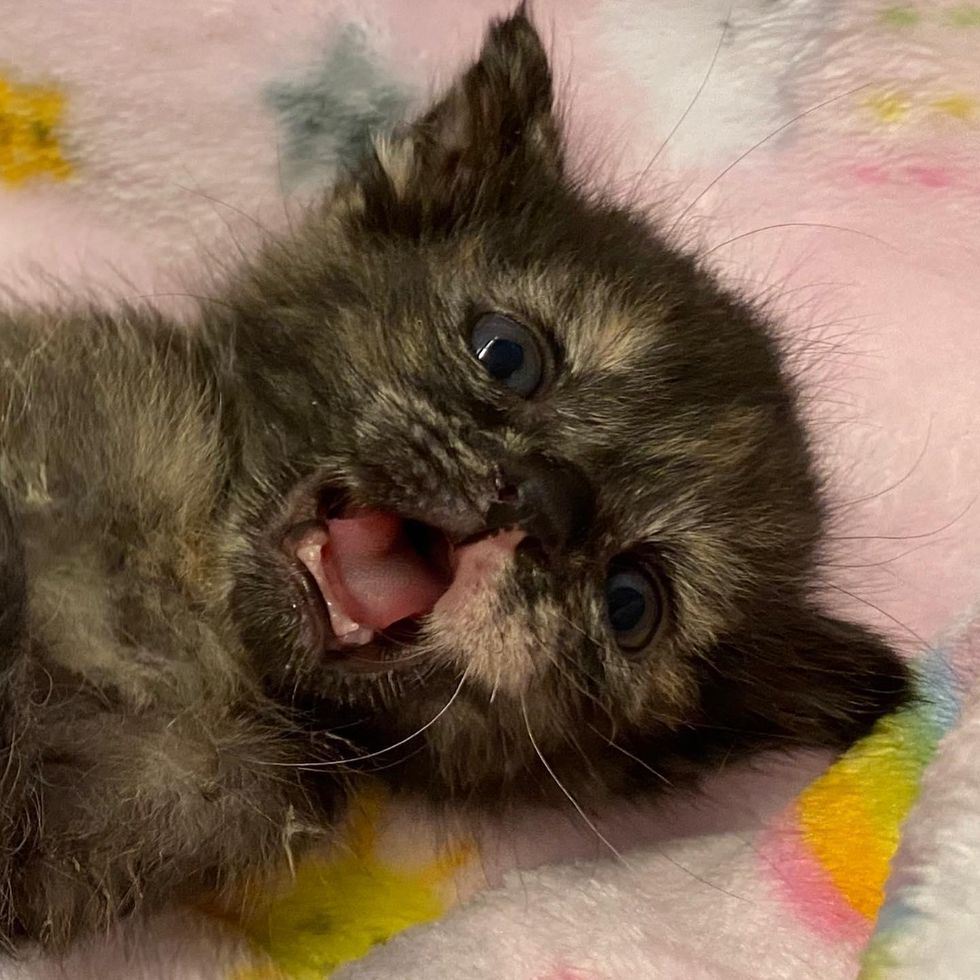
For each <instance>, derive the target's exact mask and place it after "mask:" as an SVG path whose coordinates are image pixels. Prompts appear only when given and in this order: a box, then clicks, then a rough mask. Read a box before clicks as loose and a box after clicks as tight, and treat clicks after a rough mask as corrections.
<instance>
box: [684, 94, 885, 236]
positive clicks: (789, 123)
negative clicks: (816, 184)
mask: <svg viewBox="0 0 980 980" xmlns="http://www.w3.org/2000/svg"><path fill="white" fill-rule="evenodd" d="M870 84H871V83H870V82H865V83H864V84H862V85H855V86H854V88H851V89H848V90H847V91H846V92H841V93H840V94H839V95H835V96H832V97H831V98H829V99H824V101H823V102H818V103H817V104H816V105H814V106H811V107H810V108H809V109H804V110H803V112H798V113H797V114H796V115H795V116H793V118H792V119H787V120H786V122H784V123H782V124H781V125H780V126H777V127H776V128H775V129H774V130H773V131H772V132H771V133H770V134H769V135H768V136H765V137H763V138H762V139H761V140H757V141H756V142H755V143H753V144H752V145H751V146H750V147H749V148H748V149H747V150H744V151H743V152H742V153H740V154H739V155H738V156H737V157H736V158H735V159H734V160H733V161H732V162H731V163H730V164H728V166H727V167H725V169H724V170H722V171H721V173H720V174H718V175H717V176H716V177H715V178H714V179H713V180H711V181H710V182H709V183H708V184H707V186H705V187H704V188H703V189H702V190H701V191H700V192H699V193H698V195H697V196H696V197H695V198H694V199H693V200H692V201H690V202H689V203H688V204H687V205H686V206H685V207H684V209H683V210H682V211H681V213H680V214H679V215H678V216H677V218H676V219H675V220H674V223H673V224H672V225H671V226H670V229H669V232H670V233H673V231H674V230H675V229H676V228H677V226H678V225H679V224H680V223H681V222H682V221H683V220H684V218H685V217H687V215H688V213H689V212H690V211H691V209H692V208H693V207H694V205H696V204H697V203H698V201H700V200H701V198H703V197H704V195H705V194H707V193H708V192H709V191H710V190H711V189H712V188H713V187H715V186H716V185H717V184H718V182H719V181H721V180H723V179H724V178H725V177H726V176H727V175H728V174H729V173H731V172H732V170H734V169H735V167H737V166H738V165H739V164H740V163H741V162H742V161H743V160H744V159H745V158H746V157H748V156H749V155H750V154H751V153H754V152H755V151H756V150H758V149H759V148H760V147H762V146H765V144H766V143H768V142H769V141H770V140H771V139H775V138H776V137H777V136H778V135H779V134H780V133H782V132H783V131H784V130H786V129H789V127H790V126H793V125H795V124H796V123H798V122H799V121H800V120H801V119H805V118H806V117H807V116H809V115H811V114H812V113H814V112H817V111H819V110H820V109H823V108H824V107H825V106H828V105H832V104H833V103H835V102H840V101H841V100H842V99H846V98H848V97H850V96H852V95H854V94H855V93H857V92H860V91H862V90H863V89H866V88H867V87H868V86H869V85H870Z"/></svg>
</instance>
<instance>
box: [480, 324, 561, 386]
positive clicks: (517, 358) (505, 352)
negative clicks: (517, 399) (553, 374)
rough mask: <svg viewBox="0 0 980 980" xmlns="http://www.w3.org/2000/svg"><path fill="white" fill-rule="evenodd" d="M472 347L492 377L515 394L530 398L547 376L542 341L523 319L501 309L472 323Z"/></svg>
mask: <svg viewBox="0 0 980 980" xmlns="http://www.w3.org/2000/svg"><path fill="white" fill-rule="evenodd" d="M470 350H471V351H472V352H473V355H474V356H475V357H476V359H477V360H478V361H479V362H480V363H481V364H482V365H483V367H484V368H485V369H486V372H487V374H489V375H490V377H491V378H495V379H496V380H497V381H499V382H500V383H501V384H502V385H504V386H505V387H507V388H510V390H511V391H513V392H514V394H515V395H520V396H521V397H522V398H530V397H531V395H533V394H534V393H535V391H537V390H538V388H539V387H540V386H541V382H542V380H543V379H544V373H545V356H544V351H543V350H542V346H541V341H540V340H538V338H537V336H536V335H535V334H534V332H533V331H532V330H531V329H530V328H529V327H525V326H524V324H523V323H518V322H517V320H512V319H511V318H510V317H508V316H504V315H503V314H502V313H485V314H484V315H483V316H481V317H480V319H479V320H477V321H476V323H475V324H474V326H473V332H472V333H471V334H470Z"/></svg>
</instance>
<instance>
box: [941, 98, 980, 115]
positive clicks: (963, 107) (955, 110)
mask: <svg viewBox="0 0 980 980" xmlns="http://www.w3.org/2000/svg"><path fill="white" fill-rule="evenodd" d="M932 104H933V107H934V108H936V109H938V110H939V111H940V112H943V113H945V114H946V115H947V116H953V117H954V118H956V119H972V118H973V114H974V113H975V112H976V110H977V107H978V103H977V100H976V99H973V98H971V97H970V96H969V95H950V96H947V97H946V98H945V99H936V101H935V102H933V103H932Z"/></svg>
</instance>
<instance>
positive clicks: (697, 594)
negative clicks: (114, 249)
mask: <svg viewBox="0 0 980 980" xmlns="http://www.w3.org/2000/svg"><path fill="white" fill-rule="evenodd" d="M234 303H235V305H236V306H237V308H238V310H239V313H238V323H237V329H238V335H239V336H240V338H241V341H240V347H241V357H242V364H243V365H244V367H245V370H246V374H247V378H248V385H249V397H250V401H254V407H255V410H256V412H257V413H258V415H257V416H256V418H257V419H259V420H260V421H259V424H258V425H256V424H254V423H253V430H254V438H255V444H254V446H253V448H252V449H251V450H250V452H252V453H254V456H253V458H252V465H253V466H254V467H255V468H256V469H257V472H256V474H255V475H256V476H257V477H258V479H257V480H256V482H255V484H254V485H253V486H250V487H248V488H246V490H245V492H244V493H243V500H245V501H247V505H246V506H244V507H243V514H244V515H246V516H244V517H242V519H241V520H242V525H243V526H242V527H241V528H240V530H243V531H244V532H245V535H244V538H245V539H247V542H248V544H247V546H243V547H242V548H241V549H240V550H239V551H238V553H237V554H236V556H235V570H236V585H235V590H234V598H233V605H234V611H235V615H236V617H237V619H238V622H239V624H240V627H241V630H242V634H243V636H244V638H245V641H246V644H247V645H248V647H249V648H250V649H251V650H252V651H253V653H254V654H255V655H256V657H257V658H258V661H259V663H260V666H261V669H262V671H263V673H264V675H265V676H266V677H267V679H268V680H269V682H270V683H271V684H272V685H273V686H274V687H276V688H277V689H279V690H281V691H284V692H288V693H289V694H290V695H291V696H292V695H295V694H299V695H300V696H306V697H307V699H308V696H312V697H313V698H316V699H322V701H321V702H320V703H321V704H323V713H324V717H325V718H326V719H327V721H326V723H327V724H328V725H329V722H330V719H332V718H334V717H337V712H338V711H340V710H341V708H343V710H347V709H350V713H351V715H352V718H353V719H354V720H356V721H358V722H361V723H362V726H361V728H360V729H359V732H360V735H361V737H363V738H365V739H366V740H367V741H368V743H369V744H370V743H372V742H373V744H374V745H375V746H376V747H384V746H385V745H386V744H388V743H390V742H394V741H398V740H399V739H400V738H403V737H405V736H408V735H411V734H412V732H414V731H415V730H416V729H418V728H420V727H421V726H422V725H424V724H426V723H427V722H428V721H430V719H432V718H433V717H434V716H435V715H436V714H437V712H439V711H440V709H441V708H443V706H445V705H446V704H447V703H448V702H449V700H450V698H452V699H453V700H452V704H451V706H450V707H449V708H448V709H447V710H446V711H445V713H444V714H443V715H441V716H440V718H439V720H438V721H437V722H436V723H435V724H433V725H432V726H431V727H430V728H428V729H427V730H426V731H425V732H424V734H423V735H422V736H420V737H419V743H420V745H421V746H422V747H423V748H424V751H423V752H422V753H421V754H420V755H419V756H416V757H415V760H414V762H415V764H416V765H418V764H421V766H422V768H423V770H424V771H425V772H426V773H438V774H439V775H440V776H441V777H442V779H443V782H444V786H445V787H447V788H449V789H456V790H460V791H465V792H473V791H479V790H481V789H482V790H487V789H493V788H496V787H499V786H501V785H503V784H507V783H508V782H514V781H518V782H519V781H520V779H521V777H522V776H523V775H524V774H525V773H533V775H532V779H533V780H535V781H536V780H537V779H538V778H539V776H540V770H539V769H538V767H539V766H540V761H539V760H538V758H537V752H538V751H540V752H542V753H544V754H545V755H546V756H547V757H549V759H550V761H551V762H552V763H553V764H554V765H555V766H556V767H557V768H559V769H563V770H564V771H566V776H567V773H568V772H570V771H571V770H572V769H575V768H576V767H577V768H578V769H580V770H581V769H582V768H583V767H584V763H583V762H582V757H581V755H579V754H578V753H579V750H582V751H584V752H586V754H587V755H588V756H589V758H590V759H591V760H592V761H596V756H595V751H597V750H598V747H600V746H601V747H602V748H603V749H604V750H605V751H606V752H607V753H610V754H611V756H613V757H615V758H616V759H617V760H618V762H619V763H623V764H625V766H626V768H629V766H631V765H633V763H632V762H631V761H630V757H629V756H625V755H623V754H622V753H616V752H615V750H610V749H609V746H608V740H609V739H613V740H614V741H615V742H616V744H617V745H618V746H619V747H620V748H623V749H626V750H627V752H629V753H632V754H634V755H636V754H639V755H642V756H643V757H644V759H645V761H646V762H648V763H650V764H652V765H655V766H656V765H658V763H659V764H663V758H664V756H665V754H666V755H674V754H676V753H678V752H679V753H681V754H685V753H686V754H692V753H696V752H699V751H701V750H702V748H707V747H709V746H718V747H719V748H720V749H722V750H723V751H726V752H727V751H730V750H731V749H732V748H733V747H739V746H740V745H742V744H743V743H745V744H754V743H755V742H757V741H759V740H764V739H765V738H767V737H772V738H786V737H789V738H794V739H799V740H801V741H809V742H826V743H840V742H842V741H846V740H848V739H849V738H852V737H854V736H855V735H857V734H859V733H861V732H862V731H863V730H864V729H865V728H866V727H867V725H868V724H869V723H870V721H871V720H873V719H874V718H875V717H877V715H878V714H879V713H880V712H881V711H883V710H886V709H887V708H888V707H890V706H892V705H893V704H894V703H896V702H897V701H898V700H899V699H900V696H901V692H902V690H903V685H904V675H903V672H902V670H901V668H900V667H899V665H898V662H897V661H896V660H895V658H894V657H893V655H892V654H891V653H890V652H889V651H888V650H887V649H886V648H885V647H884V646H883V645H882V644H880V643H879V642H878V641H877V640H875V639H874V638H873V637H871V636H870V635H868V634H867V633H865V632H863V631H861V630H859V629H858V628H856V627H852V626H848V625H845V624H841V623H837V622H835V621H833V620H830V619H828V618H826V617H824V616H822V615H820V614H819V613H817V612H816V611H814V610H813V609H812V607H811V606H810V604H809V601H808V594H807V593H808V590H809V589H810V588H811V586H812V582H811V576H812V570H813V563H814V550H815V547H816V545H817V543H818V539H819V533H820V508H819V504H818V500H817V493H816V487H815V481H814V478H813V476H812V473H811V465H810V459H809V454H808V451H807V447H806V444H805V439H804V436H803V434H802V431H801V428H800V424H799V421H798V418H797V413H796V408H795V404H794V399H793V396H792V392H791V390H790V388H789V385H788V383H787V380H786V379H785V377H784V376H783V374H782V371H781V368H780V364H779V360H778V356H777V353H776V351H775V349H774V346H773V344H772V342H771V340H770V339H769V337H768V333H767V331H766V329H765V327H764V325H763V324H761V323H760V321H759V320H758V319H757V318H756V317H755V316H754V315H753V313H752V312H751V311H750V310H749V309H748V308H746V307H745V306H744V305H742V304H741V303H739V302H737V301H736V300H734V299H732V298H731V297H729V296H727V295H725V294H724V293H723V292H722V291H721V290H720V289H719V288H718V287H717V286H715V285H714V284H713V283H712V282H711V281H710V280H709V279H708V278H707V277H706V276H705V275H703V274H702V273H701V272H700V271H698V270H697V269H696V267H695V266H694V264H693V263H692V262H690V261H689V260H688V259H686V258H684V257H682V256H680V255H678V254H676V253H675V252H673V251H671V250H669V249H668V248H666V247H665V246H664V244H663V243H662V242H661V241H660V240H659V239H657V238H656V237H655V236H654V234H653V233H652V232H651V231H650V230H649V229H648V228H647V227H646V226H645V225H644V224H643V223H642V222H641V221H640V220H638V219H636V218H634V217H632V216H630V215H629V214H627V213H625V212H622V211H619V210H616V209H614V208H611V207H609V206H608V205H606V204H599V203H595V202H591V201H589V200H588V199H587V198H585V197H584V196H583V195H582V194H580V193H579V191H578V190H577V189H576V188H575V187H574V186H573V185H572V183H571V182H570V181H569V180H567V179H566V177H565V176H564V175H563V166H562V159H561V147H560V142H559V137H558V131H557V126H556V123H555V120H554V117H553V116H552V106H551V87H550V75H549V71H548V66H547V62H546V60H545V56H544V54H543V51H542V49H541V45H540V42H539V41H538V38H537V36H536V34H535V33H534V31H533V28H532V27H531V26H530V24H529V23H528V22H527V20H526V19H525V18H524V17H523V16H522V15H518V16H516V17H514V18H512V19H511V20H509V21H507V22H505V23H503V24H500V25H497V26H496V27H495V28H494V29H493V30H492V31H491V33H490V35H489V36H488V40H487V42H486V45H485V47H484V51H483V53H482V55H481V58H480V60H479V61H478V62H477V63H476V65H475V66H474V67H473V68H471V69H470V71H469V72H468V73H467V74H466V75H465V76H464V77H463V78H462V79H461V80H460V82H459V83H457V85H456V86H455V87H454V88H453V89H452V90H451V91H450V93H449V94H448V95H447V96H446V97H445V98H444V99H443V100H442V101H441V102H439V103H437V104H436V105H435V106H434V107H433V108H432V109H431V110H430V111H429V113H428V114H427V115H426V116H425V117H423V119H422V120H420V121H419V122H418V123H417V124H416V125H415V126H414V127H412V128H411V129H410V130H409V131H407V132H405V133H404V134H402V135H401V136H399V137H398V138H397V139H395V140H394V141H391V142H387V143H384V144H379V147H378V150H377V154H376V157H375V158H374V159H373V160H371V161H370V162H369V163H368V164H367V165H366V166H365V169H364V170H363V172H361V173H360V174H358V175H356V176H355V177H352V178H351V179H350V180H349V181H347V182H345V183H343V184H341V185H340V186H339V187H338V188H337V190H336V192H335V193H334V194H333V196H332V197H331V198H329V199H328V200H327V202H326V203H325V204H324V206H323V209H322V211H321V212H320V213H318V214H317V215H315V216H313V217H312V218H311V219H310V220H309V221H308V222H307V224H306V226H305V228H304V229H303V230H302V231H301V232H300V233H299V234H298V235H297V237H296V238H294V239H293V240H291V241H289V242H287V243H284V244H282V245H278V246H274V247H273V248H271V249H269V250H268V252H267V253H266V255H265V256H264V258H263V260H262V261H261V262H260V263H259V265H258V267H257V270H256V271H254V272H253V273H252V274H250V276H249V278H248V280H247V281H246V282H245V283H244V284H242V285H241V286H240V287H239V291H238V292H237V293H236V294H235V296H234ZM408 748H409V747H406V749H408ZM621 769H622V766H616V767H613V766H611V765H604V766H603V773H604V775H603V776H602V777H598V781H599V782H605V783H610V784H616V783H618V782H619V780H620V777H621V776H622V775H623V774H622V772H620V771H619V770H621Z"/></svg>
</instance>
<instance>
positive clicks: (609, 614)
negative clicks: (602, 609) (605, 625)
mask: <svg viewBox="0 0 980 980" xmlns="http://www.w3.org/2000/svg"><path fill="white" fill-rule="evenodd" d="M663 614H664V601H663V592H662V590H661V588H660V586H659V584H658V583H657V581H656V580H655V579H654V578H653V577H652V576H651V575H650V574H648V573H647V571H646V569H645V568H643V566H641V565H632V564H630V565H627V564H625V563H624V564H619V563H616V564H614V565H613V566H611V567H610V569H609V575H608V577H607V578H606V618H607V619H608V620H609V628H610V630H612V634H613V636H614V637H615V639H616V643H617V644H618V645H619V647H620V649H622V650H627V651H632V650H640V649H642V648H643V647H645V646H646V645H647V644H648V643H649V642H650V640H651V639H652V638H653V636H654V634H655V633H656V631H657V627H658V626H659V625H660V623H661V620H662V619H663Z"/></svg>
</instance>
